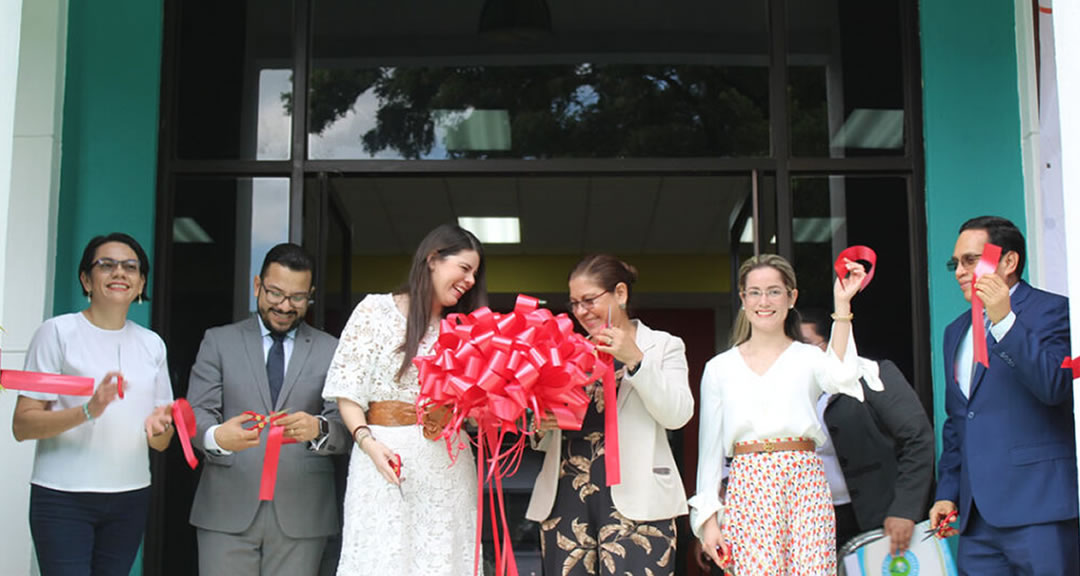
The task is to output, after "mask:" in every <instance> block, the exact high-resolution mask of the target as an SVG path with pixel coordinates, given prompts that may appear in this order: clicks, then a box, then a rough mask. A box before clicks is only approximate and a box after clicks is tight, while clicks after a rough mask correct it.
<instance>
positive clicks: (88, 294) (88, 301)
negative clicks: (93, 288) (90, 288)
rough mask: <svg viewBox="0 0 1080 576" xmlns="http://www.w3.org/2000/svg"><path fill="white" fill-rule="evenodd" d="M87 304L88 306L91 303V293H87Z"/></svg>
mask: <svg viewBox="0 0 1080 576" xmlns="http://www.w3.org/2000/svg"><path fill="white" fill-rule="evenodd" d="M86 303H87V304H89V303H90V293H89V292H87V293H86Z"/></svg>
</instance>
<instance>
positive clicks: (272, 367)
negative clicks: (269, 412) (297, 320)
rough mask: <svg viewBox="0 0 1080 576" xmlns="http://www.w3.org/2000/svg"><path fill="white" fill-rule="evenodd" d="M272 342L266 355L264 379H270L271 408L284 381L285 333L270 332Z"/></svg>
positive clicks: (275, 404)
mask: <svg viewBox="0 0 1080 576" xmlns="http://www.w3.org/2000/svg"><path fill="white" fill-rule="evenodd" d="M270 337H271V338H273V339H274V343H273V344H271V345H270V353H269V354H267V355H266V379H267V380H269V381H270V404H271V408H273V407H275V406H277V397H278V394H279V393H280V392H281V384H282V382H284V381H285V344H284V342H285V335H284V334H273V333H271V334H270Z"/></svg>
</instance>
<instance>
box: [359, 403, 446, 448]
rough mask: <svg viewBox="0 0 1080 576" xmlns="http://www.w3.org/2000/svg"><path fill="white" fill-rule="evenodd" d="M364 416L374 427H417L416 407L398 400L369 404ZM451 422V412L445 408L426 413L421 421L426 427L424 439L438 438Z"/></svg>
mask: <svg viewBox="0 0 1080 576" xmlns="http://www.w3.org/2000/svg"><path fill="white" fill-rule="evenodd" d="M364 416H365V417H366V418H367V423H368V424H371V425H373V426H415V425H416V407H415V406H413V405H412V404H409V403H408V402H398V401H396V400H386V401H384V402H372V403H370V404H368V410H367V413H365V414H364ZM449 420H450V411H449V410H447V409H446V408H445V407H442V406H440V407H438V408H436V409H434V410H430V411H428V412H425V413H424V416H423V418H422V419H421V422H422V423H423V427H424V438H427V439H428V440H434V439H436V438H438V437H439V434H441V433H442V430H443V427H444V426H446V423H447V422H448V421H449Z"/></svg>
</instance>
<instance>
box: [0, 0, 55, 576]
mask: <svg viewBox="0 0 1080 576" xmlns="http://www.w3.org/2000/svg"><path fill="white" fill-rule="evenodd" d="M66 22H67V1H66V0H32V1H28V2H23V1H22V0H0V324H3V326H4V328H5V329H6V333H5V334H3V352H4V354H3V357H2V361H3V367H4V368H13V369H18V368H22V364H23V360H24V358H25V353H26V348H27V345H28V344H29V342H30V337H31V336H32V335H33V333H34V330H35V329H36V328H37V326H38V325H39V324H41V321H42V320H44V319H45V318H46V317H48V316H50V315H51V313H52V294H53V290H52V287H53V278H54V274H53V266H54V262H55V259H56V258H55V256H56V250H55V243H54V242H55V240H54V238H55V236H56V234H55V232H56V213H57V198H58V193H59V187H60V135H61V115H62V111H63V92H64V82H63V79H64V60H65V49H66V37H67V24H66ZM15 399H16V395H15V393H14V392H10V391H5V392H3V393H0V461H3V462H4V473H3V474H0V510H3V512H4V521H3V522H0V558H2V559H3V560H2V569H3V573H4V574H29V573H31V572H32V570H34V569H35V567H34V566H33V564H34V562H32V552H31V546H30V528H29V523H28V520H27V517H28V497H29V493H30V484H29V479H30V469H31V466H32V463H33V450H34V446H33V443H32V442H24V443H21V444H20V443H16V442H15V440H14V438H13V437H12V436H11V434H10V433H9V432H8V430H10V422H11V414H12V411H13V409H14V405H15Z"/></svg>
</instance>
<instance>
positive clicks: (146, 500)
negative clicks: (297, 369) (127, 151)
mask: <svg viewBox="0 0 1080 576" xmlns="http://www.w3.org/2000/svg"><path fill="white" fill-rule="evenodd" d="M78 272H79V282H80V284H81V285H82V290H83V293H84V294H85V295H86V300H87V303H88V304H87V306H86V308H84V309H83V310H82V311H81V312H74V313H71V314H63V315H60V316H56V317H54V318H50V319H49V320H46V321H45V323H44V324H42V325H41V327H40V328H38V330H37V332H35V333H34V337H33V339H32V340H31V342H30V347H29V349H28V350H27V353H26V369H27V370H30V371H34V372H47V373H52V374H66V375H71V376H88V377H91V378H93V379H94V381H95V382H96V383H97V384H96V386H95V388H94V393H93V395H92V396H90V397H86V396H67V395H58V394H48V393H39V392H25V391H22V392H20V393H19V398H18V400H17V402H16V404H15V414H14V417H13V422H12V430H13V432H14V434H15V439H16V440H18V441H23V440H37V445H36V447H35V450H36V451H35V454H34V469H33V472H32V474H31V478H30V533H31V535H32V536H33V538H34V549H35V551H36V553H37V559H38V564H39V566H40V567H41V574H42V575H43V576H50V575H53V574H95V575H124V576H126V575H127V574H128V573H129V571H130V570H131V565H132V562H133V561H134V560H135V555H136V553H137V552H138V549H139V545H140V543H141V542H142V537H143V532H144V531H145V529H146V519H147V512H148V508H149V504H150V462H149V455H148V451H147V446H149V447H150V448H153V449H155V450H157V451H164V450H165V448H167V447H168V445H169V441H170V440H171V439H172V436H173V428H172V414H171V404H172V400H173V396H172V385H171V384H170V381H169V371H168V364H167V362H166V357H165V343H164V342H162V340H161V338H160V337H159V336H158V335H157V334H155V333H154V332H152V331H150V330H148V329H146V328H143V327H142V326H139V325H138V324H135V323H134V322H132V321H130V320H128V319H127V315H128V310H129V309H130V308H131V304H132V303H133V302H135V301H139V302H140V303H141V302H142V300H145V299H146V298H147V296H146V279H147V277H148V276H149V273H150V262H149V260H148V259H147V257H146V252H145V251H144V250H143V249H142V246H140V245H139V243H138V242H136V241H135V239H134V238H132V237H131V236H128V235H127V234H122V233H112V234H109V235H107V236H97V237H95V238H93V239H92V240H90V242H89V243H88V244H87V245H86V249H85V250H83V255H82V259H81V260H80V261H79V270H78ZM121 387H122V389H121Z"/></svg>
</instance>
